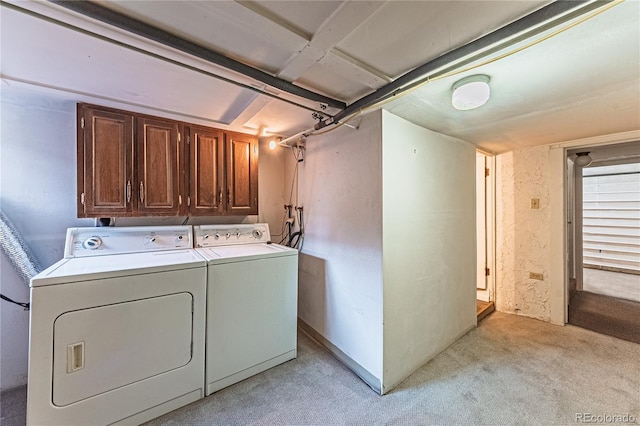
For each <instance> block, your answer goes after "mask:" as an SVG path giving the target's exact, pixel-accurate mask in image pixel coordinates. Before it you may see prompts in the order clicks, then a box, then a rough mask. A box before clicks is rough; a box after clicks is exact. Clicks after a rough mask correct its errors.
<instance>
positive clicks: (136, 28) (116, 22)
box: [50, 0, 347, 109]
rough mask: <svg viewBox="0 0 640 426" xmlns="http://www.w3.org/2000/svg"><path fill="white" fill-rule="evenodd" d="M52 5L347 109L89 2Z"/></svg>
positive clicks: (67, 1)
mask: <svg viewBox="0 0 640 426" xmlns="http://www.w3.org/2000/svg"><path fill="white" fill-rule="evenodd" d="M50 1H51V3H54V4H57V5H60V6H62V7H65V8H67V9H70V10H73V11H74V12H78V13H80V14H82V15H85V16H88V17H90V18H93V19H97V20H99V21H101V22H104V23H107V24H110V25H113V26H115V27H118V28H120V29H123V30H125V31H128V32H131V33H134V34H137V35H139V36H142V37H145V38H148V39H150V40H153V41H155V42H158V43H161V44H164V45H165V46H169V47H172V48H174V49H177V50H180V51H182V52H185V53H188V54H190V55H193V56H196V57H198V58H201V59H204V60H206V61H209V62H211V63H213V64H216V65H219V66H222V67H225V68H227V69H230V70H232V71H235V72H238V73H240V74H243V75H246V76H247V77H250V78H253V79H254V80H257V81H260V82H262V83H264V84H267V85H269V86H271V87H274V88H276V89H279V90H282V91H284V92H288V93H291V94H293V95H296V96H300V97H302V98H305V99H308V100H311V101H315V102H320V103H323V104H326V105H328V106H330V107H333V108H338V109H344V108H346V106H347V105H346V104H345V103H344V102H342V101H339V100H337V99H333V98H330V97H327V96H324V95H321V94H319V93H315V92H312V91H310V90H307V89H304V88H302V87H300V86H296V85H295V84H293V83H290V82H288V81H285V80H282V79H279V78H277V77H274V76H272V75H271V74H268V73H266V72H264V71H261V70H259V69H256V68H253V67H250V66H248V65H245V64H243V63H241V62H238V61H236V60H234V59H231V58H228V57H226V56H224V55H221V54H219V53H217V52H214V51H213V50H211V49H208V48H206V47H203V46H200V45H198V44H196V43H193V42H190V41H188V40H185V39H183V38H181V37H178V36H176V35H173V34H170V33H168V32H166V31H164V30H161V29H159V28H157V27H154V26H152V25H148V24H145V23H144V22H141V21H139V20H137V19H134V18H130V17H128V16H125V15H123V14H121V13H118V12H114V11H112V10H110V9H108V8H106V7H104V6H101V5H99V4H96V3H93V2H89V1H70V0H50Z"/></svg>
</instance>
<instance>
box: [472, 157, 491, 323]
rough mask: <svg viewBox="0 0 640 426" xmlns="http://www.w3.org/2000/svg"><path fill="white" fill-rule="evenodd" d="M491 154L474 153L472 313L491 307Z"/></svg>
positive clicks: (488, 310) (481, 314)
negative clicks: (473, 274)
mask: <svg viewBox="0 0 640 426" xmlns="http://www.w3.org/2000/svg"><path fill="white" fill-rule="evenodd" d="M494 164H495V157H493V156H490V155H487V154H485V153H483V152H479V151H477V152H476V245H477V246H476V259H477V260H476V314H477V318H478V321H480V320H482V319H483V318H484V317H486V316H487V315H489V314H490V313H491V312H493V311H494V310H495V255H494V253H495V238H494V235H495V219H494V218H495V213H494V212H495V203H494V199H495V173H494V171H493V169H494Z"/></svg>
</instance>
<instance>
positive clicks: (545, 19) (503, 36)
mask: <svg viewBox="0 0 640 426" xmlns="http://www.w3.org/2000/svg"><path fill="white" fill-rule="evenodd" d="M611 1H613V0H598V1H593V0H557V1H555V2H553V3H551V4H549V5H547V6H544V7H542V8H541V9H538V10H537V11H535V12H533V13H531V14H529V15H527V16H525V17H523V18H520V19H518V20H517V21H514V22H512V23H510V24H508V25H506V26H504V27H502V28H499V29H497V30H495V31H493V32H491V33H489V34H487V35H485V36H482V37H480V38H479V39H477V40H475V41H472V42H471V43H468V44H465V45H464V46H461V47H459V48H457V49H454V50H452V51H450V52H447V53H445V54H443V55H441V56H439V57H437V58H435V59H433V60H431V61H429V62H427V63H425V64H423V65H421V66H419V67H417V68H414V69H413V70H411V71H409V72H408V73H406V74H404V75H402V76H400V77H398V78H397V79H395V80H394V81H392V82H391V83H389V84H386V85H385V86H383V87H381V88H379V89H377V90H376V91H374V92H373V93H371V94H369V95H366V96H364V97H362V98H360V99H358V100H357V101H355V102H353V103H352V104H350V105H349V106H348V107H347V108H345V109H343V110H342V111H340V112H339V113H337V114H336V115H334V116H333V117H332V118H329V119H327V120H324V121H320V122H318V123H317V124H316V125H315V126H314V129H313V130H320V129H322V128H324V127H326V126H329V125H330V124H338V123H339V122H340V120H342V119H343V118H346V117H349V116H350V115H352V114H354V113H356V112H358V111H360V110H362V109H364V108H367V107H370V106H372V105H375V104H376V103H378V102H381V101H383V100H385V99H388V98H390V97H392V96H397V95H399V94H401V93H402V92H404V91H406V90H408V89H410V88H411V87H414V86H415V85H417V84H420V83H422V82H424V81H426V80H427V79H428V78H433V77H434V72H435V71H436V70H441V69H442V68H444V67H446V66H448V65H452V64H453V63H454V62H458V61H460V60H463V59H464V61H463V63H469V62H472V61H474V60H477V59H479V58H480V57H482V56H486V55H488V54H489V53H492V52H493V51H495V50H498V49H502V48H504V47H506V46H505V45H504V44H501V45H500V46H499V47H495V46H496V45H498V44H500V42H502V41H506V40H508V41H509V44H514V43H517V42H518V41H521V40H523V39H525V38H527V37H531V36H532V35H534V34H536V33H540V32H542V31H545V30H547V29H549V28H551V27H553V26H556V25H558V24H559V23H560V22H557V21H558V18H560V20H561V22H566V21H568V20H570V19H573V18H575V17H577V16H580V15H583V14H585V13H588V12H589V11H591V10H594V9H597V8H599V7H602V6H604V5H606V4H607V3H610V2H611ZM474 53H477V55H474ZM465 58H467V59H465ZM456 66H460V64H456Z"/></svg>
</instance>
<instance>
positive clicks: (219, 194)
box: [218, 188, 222, 204]
mask: <svg viewBox="0 0 640 426" xmlns="http://www.w3.org/2000/svg"><path fill="white" fill-rule="evenodd" d="M218 204H222V188H218Z"/></svg>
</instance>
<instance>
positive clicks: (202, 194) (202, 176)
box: [185, 126, 225, 215]
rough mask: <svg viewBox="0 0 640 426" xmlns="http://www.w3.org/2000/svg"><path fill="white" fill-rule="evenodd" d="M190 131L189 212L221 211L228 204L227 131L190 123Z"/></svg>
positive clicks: (209, 212)
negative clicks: (225, 170)
mask: <svg viewBox="0 0 640 426" xmlns="http://www.w3.org/2000/svg"><path fill="white" fill-rule="evenodd" d="M185 133H187V130H185ZM188 133H189V159H190V165H189V166H190V181H189V186H190V188H189V194H190V195H189V197H190V198H189V201H190V203H189V214H190V215H215V214H222V213H223V212H224V207H225V205H224V204H225V203H224V194H225V187H224V185H225V184H224V174H223V168H224V161H223V152H224V134H223V133H222V131H220V130H217V129H211V128H207V127H198V126H191V127H190V128H189V129H188Z"/></svg>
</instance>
